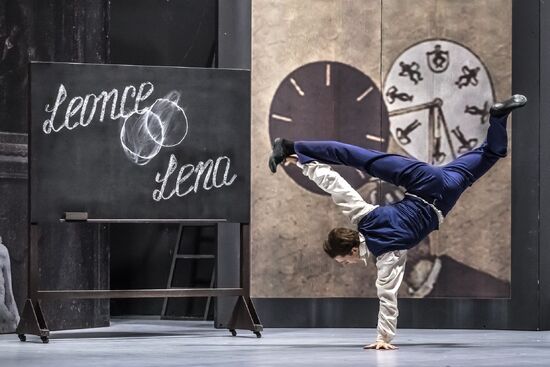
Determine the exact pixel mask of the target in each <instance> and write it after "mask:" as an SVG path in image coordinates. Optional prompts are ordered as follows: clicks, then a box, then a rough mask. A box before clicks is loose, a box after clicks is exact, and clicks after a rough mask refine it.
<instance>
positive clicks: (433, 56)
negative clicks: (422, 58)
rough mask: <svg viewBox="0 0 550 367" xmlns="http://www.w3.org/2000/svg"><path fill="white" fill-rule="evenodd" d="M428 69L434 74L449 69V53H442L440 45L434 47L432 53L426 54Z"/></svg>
mask: <svg viewBox="0 0 550 367" xmlns="http://www.w3.org/2000/svg"><path fill="white" fill-rule="evenodd" d="M426 58H427V59H428V67H429V68H430V70H431V71H433V72H434V73H442V72H444V71H445V70H447V68H448V67H449V64H450V57H449V51H443V50H442V49H441V45H435V47H434V49H433V51H430V52H426Z"/></svg>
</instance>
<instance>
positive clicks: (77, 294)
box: [16, 213, 263, 343]
mask: <svg viewBox="0 0 550 367" xmlns="http://www.w3.org/2000/svg"><path fill="white" fill-rule="evenodd" d="M61 221H63V222H84V223H102V224H106V223H179V224H188V225H197V224H201V225H204V224H219V223H220V222H225V220H220V219H212V220H210V219H198V220H194V219H90V218H88V216H87V213H66V215H65V218H64V219H62V220H61ZM242 226H244V224H241V236H240V241H241V251H242V252H243V255H244V256H242V257H241V287H239V288H187V289H182V288H180V289H131V290H55V291H51V290H50V291H48V290H39V289H38V284H39V272H38V241H39V239H40V228H39V225H38V224H34V223H33V224H31V225H30V228H29V252H28V298H27V300H26V301H25V306H24V308H23V313H22V314H21V321H20V322H19V325H18V326H17V330H16V333H17V334H18V336H19V339H20V340H21V341H25V340H26V334H30V335H37V336H39V337H40V338H41V339H42V342H44V343H48V342H49V335H50V330H49V329H48V325H47V323H46V320H45V318H44V314H43V312H42V308H41V306H40V302H41V301H42V300H52V299H64V298H70V299H110V298H180V297H229V296H233V297H235V296H236V297H238V298H237V302H236V304H235V307H234V309H233V312H232V316H231V319H230V321H229V323H228V324H227V329H229V331H230V332H231V334H232V335H233V336H235V335H237V332H236V330H237V329H243V330H250V331H252V332H254V334H255V335H256V336H257V337H258V338H260V337H261V331H262V330H263V327H262V325H261V323H260V320H259V318H258V315H257V314H256V310H255V308H254V305H253V303H252V300H251V299H250V283H249V281H248V276H249V269H250V264H249V261H250V256H249V249H248V247H249V243H248V236H246V237H247V238H246V240H245V241H243V234H242V233H243V231H242ZM245 242H246V243H245Z"/></svg>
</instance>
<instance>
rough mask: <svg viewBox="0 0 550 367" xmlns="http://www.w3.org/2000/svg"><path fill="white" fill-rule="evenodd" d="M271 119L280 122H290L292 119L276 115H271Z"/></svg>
mask: <svg viewBox="0 0 550 367" xmlns="http://www.w3.org/2000/svg"><path fill="white" fill-rule="evenodd" d="M271 117H272V118H274V119H276V120H281V121H284V122H292V119H291V118H290V117H285V116H281V115H277V114H276V113H272V114H271Z"/></svg>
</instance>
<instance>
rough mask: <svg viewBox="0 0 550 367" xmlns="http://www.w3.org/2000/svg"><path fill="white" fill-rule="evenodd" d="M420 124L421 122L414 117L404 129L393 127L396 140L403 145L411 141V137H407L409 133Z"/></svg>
mask: <svg viewBox="0 0 550 367" xmlns="http://www.w3.org/2000/svg"><path fill="white" fill-rule="evenodd" d="M420 125H422V123H421V122H420V121H418V120H416V119H415V120H414V121H413V122H411V123H410V124H409V125H407V127H406V128H404V129H401V128H399V127H398V128H397V129H395V135H397V140H399V142H400V143H401V144H403V145H407V144H409V143H410V142H411V138H410V137H409V135H410V134H411V133H412V132H413V131H414V130H415V129H416V128H418V127H419V126H420Z"/></svg>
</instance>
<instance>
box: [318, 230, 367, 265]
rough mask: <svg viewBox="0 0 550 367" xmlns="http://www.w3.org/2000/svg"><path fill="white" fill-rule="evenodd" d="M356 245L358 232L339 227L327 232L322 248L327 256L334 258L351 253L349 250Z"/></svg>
mask: <svg viewBox="0 0 550 367" xmlns="http://www.w3.org/2000/svg"><path fill="white" fill-rule="evenodd" d="M357 246H359V232H357V231H354V230H353V229H349V228H342V227H340V228H334V229H333V230H332V231H330V232H329V234H328V239H327V240H325V243H324V244H323V249H324V250H325V252H326V253H327V255H328V256H330V257H332V258H335V257H336V256H346V255H349V254H351V250H352V249H353V248H354V247H357Z"/></svg>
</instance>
